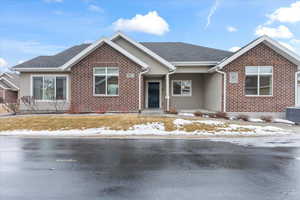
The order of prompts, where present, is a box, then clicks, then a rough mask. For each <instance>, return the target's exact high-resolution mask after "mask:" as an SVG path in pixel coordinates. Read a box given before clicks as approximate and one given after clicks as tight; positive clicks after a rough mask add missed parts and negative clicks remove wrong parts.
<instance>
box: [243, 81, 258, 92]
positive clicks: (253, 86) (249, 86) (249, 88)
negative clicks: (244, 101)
mask: <svg viewBox="0 0 300 200" xmlns="http://www.w3.org/2000/svg"><path fill="white" fill-rule="evenodd" d="M257 87H258V86H257V76H246V82H245V93H246V95H257V94H258V93H257V91H258V88H257Z"/></svg>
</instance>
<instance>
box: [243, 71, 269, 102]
mask: <svg viewBox="0 0 300 200" xmlns="http://www.w3.org/2000/svg"><path fill="white" fill-rule="evenodd" d="M247 67H257V68H258V70H257V73H246V68H247ZM264 67H271V69H272V72H271V73H261V72H260V69H261V68H264ZM273 72H274V71H273V66H246V67H245V80H244V93H245V96H246V97H273V89H274V81H273V79H274V78H273ZM247 75H257V94H250V95H249V94H246V77H247ZM261 75H271V81H272V88H271V94H269V95H260V94H259V93H260V76H261Z"/></svg>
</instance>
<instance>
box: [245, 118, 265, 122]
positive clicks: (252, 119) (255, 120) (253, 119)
mask: <svg viewBox="0 0 300 200" xmlns="http://www.w3.org/2000/svg"><path fill="white" fill-rule="evenodd" d="M248 121H249V122H264V121H263V120H261V119H257V118H249V119H248Z"/></svg>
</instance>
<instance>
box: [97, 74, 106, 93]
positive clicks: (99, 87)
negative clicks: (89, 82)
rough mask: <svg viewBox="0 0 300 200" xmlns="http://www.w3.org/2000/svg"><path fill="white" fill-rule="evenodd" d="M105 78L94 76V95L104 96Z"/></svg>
mask: <svg viewBox="0 0 300 200" xmlns="http://www.w3.org/2000/svg"><path fill="white" fill-rule="evenodd" d="M105 88H106V83H105V76H95V94H104V95H105Z"/></svg>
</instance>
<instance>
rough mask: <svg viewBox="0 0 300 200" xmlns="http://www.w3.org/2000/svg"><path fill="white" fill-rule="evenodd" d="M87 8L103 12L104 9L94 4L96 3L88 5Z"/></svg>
mask: <svg viewBox="0 0 300 200" xmlns="http://www.w3.org/2000/svg"><path fill="white" fill-rule="evenodd" d="M88 9H89V10H90V11H94V12H103V11H104V10H103V9H102V8H101V7H99V6H96V5H89V7H88Z"/></svg>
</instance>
